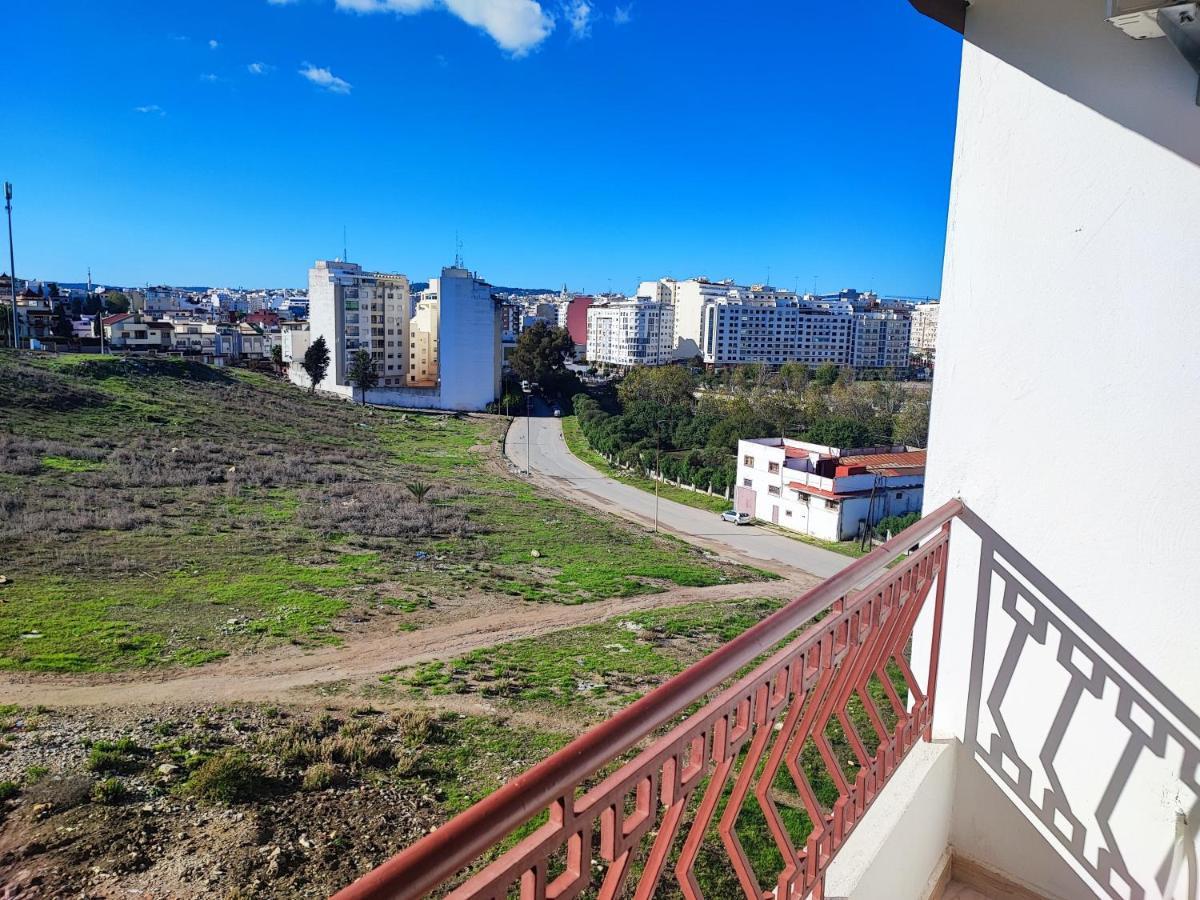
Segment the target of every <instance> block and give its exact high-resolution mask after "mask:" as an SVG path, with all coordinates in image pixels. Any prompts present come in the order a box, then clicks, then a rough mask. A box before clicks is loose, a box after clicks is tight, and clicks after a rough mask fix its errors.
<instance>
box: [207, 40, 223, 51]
mask: <svg viewBox="0 0 1200 900" xmlns="http://www.w3.org/2000/svg"><path fill="white" fill-rule="evenodd" d="M220 46H221V45H220V44H218V43H217V42H216V41H214V40H212V39H210V40H209V42H208V49H209V50H216V49H217V48H218V47H220Z"/></svg>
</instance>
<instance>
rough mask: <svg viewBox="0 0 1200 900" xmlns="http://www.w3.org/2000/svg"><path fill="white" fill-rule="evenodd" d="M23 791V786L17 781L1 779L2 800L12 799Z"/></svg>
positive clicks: (0, 797) (0, 798) (0, 791)
mask: <svg viewBox="0 0 1200 900" xmlns="http://www.w3.org/2000/svg"><path fill="white" fill-rule="evenodd" d="M19 793H21V786H20V785H18V784H17V783H16V782H15V781H0V801H4V800H11V799H12V798H13V797H15V796H17V794H19Z"/></svg>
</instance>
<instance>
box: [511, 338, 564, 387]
mask: <svg viewBox="0 0 1200 900" xmlns="http://www.w3.org/2000/svg"><path fill="white" fill-rule="evenodd" d="M574 355H575V341H574V339H573V338H572V337H571V332H569V331H567V329H565V328H554V327H551V326H550V325H547V324H546V323H545V322H537V323H535V324H534V325H532V326H531V327H529V328H526V329H525V330H524V331H522V332H521V336H520V337H519V338H517V346H516V348H515V349H514V350H513V352H512V355H511V356H510V357H509V365H511V366H512V370H513V371H514V372H515V373H516V374H517V377H518V378H520V379H522V380H523V381H536V382H537V383H538V384H540V385H542V386H543V387H545V388H546V389H548V390H555V389H556V388H557V387H558V386H559V385H561V384H562V382H563V381H565V379H566V374H567V360H568V359H571V358H573V357H574Z"/></svg>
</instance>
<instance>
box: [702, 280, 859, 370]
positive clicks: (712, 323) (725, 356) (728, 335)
mask: <svg viewBox="0 0 1200 900" xmlns="http://www.w3.org/2000/svg"><path fill="white" fill-rule="evenodd" d="M703 313H704V317H703V320H702V328H701V356H702V357H703V359H704V362H705V364H707V365H713V366H730V365H741V364H744V363H760V364H763V365H769V366H780V365H783V364H784V363H787V362H799V363H805V364H807V365H810V366H818V365H821V364H822V363H835V364H836V365H839V366H840V365H848V364H849V363H850V361H851V358H852V346H853V334H854V310H853V308H852V307H851V306H850V305H849V304H838V303H832V304H831V303H826V302H820V301H817V300H815V299H813V298H809V297H803V298H801V297H796V296H795V295H794V294H791V293H790V292H789V293H786V294H785V293H780V292H768V291H765V290H763V289H761V288H757V289H750V290H749V291H748V292H747V294H746V295H739V294H738V292H737V291H736V290H735V291H732V292H731V293H730V295H729V296H727V297H724V298H720V299H716V300H710V301H708V302H707V303H706V304H705V305H704V309H703Z"/></svg>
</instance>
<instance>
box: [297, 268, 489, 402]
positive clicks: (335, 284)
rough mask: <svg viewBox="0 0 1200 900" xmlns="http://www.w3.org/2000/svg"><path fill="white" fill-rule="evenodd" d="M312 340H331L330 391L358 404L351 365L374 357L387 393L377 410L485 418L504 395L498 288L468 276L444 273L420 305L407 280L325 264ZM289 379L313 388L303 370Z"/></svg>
mask: <svg viewBox="0 0 1200 900" xmlns="http://www.w3.org/2000/svg"><path fill="white" fill-rule="evenodd" d="M308 276H309V277H308V286H309V293H308V297H309V322H310V335H309V338H310V341H315V340H317V338H319V337H324V338H325V342H326V344H327V345H328V346H329V353H330V367H329V374H328V376H327V378H326V380H325V381H324V382H323V383H322V385H321V387H322V389H324V390H330V391H334V392H337V393H342V394H346V395H347V396H351V395H354V391H355V388H354V386H353V385H352V384H351V383H350V380H349V371H350V364H351V362H352V360H353V358H354V356H355V355H356V354H357V353H358V352H359V351H360V350H367V351H368V352H370V354H371V357H372V359H374V360H375V363H376V368H377V371H378V374H379V384H378V386H377V388H376V389H375V390H374V391H372V392H371V393H370V395H369V398H368V399H369V400H370V401H371V402H373V403H380V404H384V405H395V406H412V407H417V408H433V409H456V410H482V409H484V408H486V406H487V404H489V403H491V402H492V401H493V400H495V399H496V397H497V395H498V394H499V392H500V315H499V310H498V308H497V305H496V303H495V302H494V301H493V300H492V296H491V286H490V285H488V284H487V283H486V282H484V281H482V280H480V279H478V278H476V277H475V276H474V275H472V273H471V272H469V271H467V270H466V269H463V268H461V267H457V266H456V267H448V268H444V269H442V274H441V277H440V278H434V279H432V280H431V281H430V284H429V288H428V289H427V290H425V291H422V292H421V294H420V295H419V298H418V301H417V303H416V305H415V309H414V305H413V297H412V289H411V286H410V283H409V280H408V278H407V277H406V276H404V275H393V274H383V273H379V272H364V271H363V269H362V267H361V266H359V265H356V264H354V263H347V262H342V261H340V260H322V261H318V262H317V263H316V265H315V266H314V267H313V268H312V269H310V270H309V273H308ZM290 372H291V373H292V377H293V379H294V380H296V381H298V382H300V383H306V381H305V379H304V376H303V375H302V370H301V369H300V367H299V365H298V363H293V365H292V366H291V367H290Z"/></svg>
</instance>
